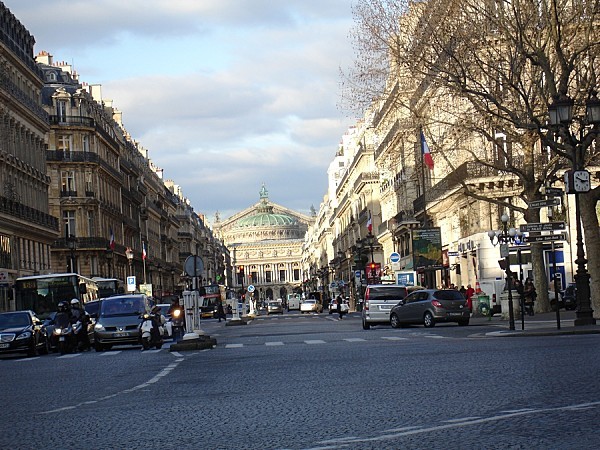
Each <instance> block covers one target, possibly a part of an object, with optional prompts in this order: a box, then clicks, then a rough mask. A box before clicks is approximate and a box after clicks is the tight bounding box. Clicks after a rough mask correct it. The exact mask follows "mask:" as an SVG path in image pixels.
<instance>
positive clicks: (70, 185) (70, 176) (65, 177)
mask: <svg viewBox="0 0 600 450" xmlns="http://www.w3.org/2000/svg"><path fill="white" fill-rule="evenodd" d="M60 181H61V190H62V192H75V191H76V189H75V172H73V171H72V170H63V171H62V172H61V174H60Z"/></svg>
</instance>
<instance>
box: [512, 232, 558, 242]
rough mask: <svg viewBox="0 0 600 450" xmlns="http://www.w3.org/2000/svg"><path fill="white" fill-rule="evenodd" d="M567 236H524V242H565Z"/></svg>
mask: <svg viewBox="0 0 600 450" xmlns="http://www.w3.org/2000/svg"><path fill="white" fill-rule="evenodd" d="M566 239H567V235H566V234H565V233H560V234H542V235H539V236H524V237H523V241H524V242H527V243H532V242H551V241H565V240H566Z"/></svg>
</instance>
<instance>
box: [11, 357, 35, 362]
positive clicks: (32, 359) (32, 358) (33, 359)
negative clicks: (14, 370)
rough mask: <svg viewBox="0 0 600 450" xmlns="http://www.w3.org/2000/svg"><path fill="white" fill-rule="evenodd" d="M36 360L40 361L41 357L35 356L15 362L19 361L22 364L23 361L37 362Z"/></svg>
mask: <svg viewBox="0 0 600 450" xmlns="http://www.w3.org/2000/svg"><path fill="white" fill-rule="evenodd" d="M36 359H40V357H39V356H33V357H31V358H21V359H15V361H18V362H22V361H35V360H36Z"/></svg>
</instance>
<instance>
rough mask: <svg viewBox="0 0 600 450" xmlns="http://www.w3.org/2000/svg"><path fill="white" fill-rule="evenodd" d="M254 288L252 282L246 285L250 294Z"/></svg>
mask: <svg viewBox="0 0 600 450" xmlns="http://www.w3.org/2000/svg"><path fill="white" fill-rule="evenodd" d="M255 290H256V288H255V287H254V285H253V284H250V285H249V286H248V292H250V293H251V294H252V293H253V292H254V291H255Z"/></svg>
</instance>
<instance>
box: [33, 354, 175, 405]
mask: <svg viewBox="0 0 600 450" xmlns="http://www.w3.org/2000/svg"><path fill="white" fill-rule="evenodd" d="M183 360H184V358H178V359H176V360H175V361H174V362H172V363H171V364H169V365H168V366H166V367H164V368H163V369H161V370H160V371H159V372H158V373H157V374H156V375H154V376H153V377H152V378H150V379H149V380H148V381H146V382H144V383H141V384H138V385H137V386H133V387H131V388H129V389H123V390H121V391H118V392H115V393H113V394H109V395H105V396H104V397H100V398H97V399H94V400H86V401H83V402H79V403H77V404H75V405H68V406H64V407H62V408H57V409H50V410H48V411H40V412H39V413H38V414H54V413H57V412H60V411H67V410H71V409H76V408H79V407H81V406H84V405H91V404H94V403H98V402H102V401H105V400H110V399H111V398H115V397H117V396H119V395H124V394H129V393H131V392H135V391H137V390H140V389H144V388H147V387H150V386H151V385H152V384H154V383H156V382H158V381H160V380H161V379H162V378H164V377H166V376H167V375H169V374H170V373H171V372H172V371H173V370H175V368H176V367H177V366H178V365H179V363H181V361H183Z"/></svg>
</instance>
